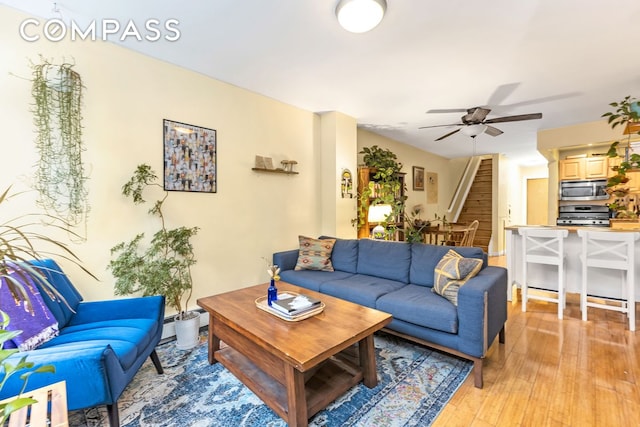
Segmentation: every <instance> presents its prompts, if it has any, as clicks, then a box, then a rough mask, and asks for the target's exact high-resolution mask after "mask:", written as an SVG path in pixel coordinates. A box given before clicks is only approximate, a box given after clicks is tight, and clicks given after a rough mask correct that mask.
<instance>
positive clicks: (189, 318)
mask: <svg viewBox="0 0 640 427" xmlns="http://www.w3.org/2000/svg"><path fill="white" fill-rule="evenodd" d="M174 320H175V326H176V347H177V348H178V349H180V350H189V349H191V348H193V347H195V346H196V345H198V341H199V332H200V315H199V314H198V313H197V312H195V311H190V312H188V313H186V315H185V318H184V319H183V320H179V319H178V316H176V317H175V318H174Z"/></svg>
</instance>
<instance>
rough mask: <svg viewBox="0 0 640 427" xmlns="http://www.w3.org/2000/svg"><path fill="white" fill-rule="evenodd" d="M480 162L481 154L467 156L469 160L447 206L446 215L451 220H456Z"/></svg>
mask: <svg viewBox="0 0 640 427" xmlns="http://www.w3.org/2000/svg"><path fill="white" fill-rule="evenodd" d="M481 162H482V156H473V157H470V158H469V161H467V165H466V166H465V168H464V172H463V173H462V176H461V177H460V181H458V185H457V186H456V191H454V192H453V196H452V197H451V202H450V203H449V207H448V208H447V216H448V217H449V218H451V219H450V221H451V222H458V217H459V216H460V212H462V208H463V207H464V203H465V202H466V200H467V196H468V195H469V190H470V189H471V185H472V184H473V180H474V179H475V178H476V173H478V169H479V168H480V163H481Z"/></svg>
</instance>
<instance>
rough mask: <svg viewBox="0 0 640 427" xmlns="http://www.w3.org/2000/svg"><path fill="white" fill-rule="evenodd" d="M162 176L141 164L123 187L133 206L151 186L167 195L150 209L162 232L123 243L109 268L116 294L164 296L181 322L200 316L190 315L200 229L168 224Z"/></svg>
mask: <svg viewBox="0 0 640 427" xmlns="http://www.w3.org/2000/svg"><path fill="white" fill-rule="evenodd" d="M157 179H158V176H157V175H156V174H155V172H154V171H153V170H152V169H151V166H149V165H146V164H141V165H138V167H137V168H136V170H135V171H134V174H133V176H132V177H131V178H130V179H129V181H127V182H126V183H125V184H124V186H123V187H122V194H123V195H124V196H126V197H129V198H131V200H132V201H133V203H135V204H142V203H145V200H144V198H143V192H144V190H145V189H147V188H149V187H159V188H160V189H162V191H163V192H164V195H163V197H162V198H160V199H159V200H156V202H155V203H154V204H153V206H152V207H151V208H150V209H149V211H148V212H149V214H150V215H152V216H155V217H157V218H158V219H159V221H160V229H159V230H158V231H156V233H155V234H154V235H153V236H152V237H151V239H149V240H148V241H145V239H144V237H145V235H144V233H139V234H137V235H136V236H135V237H134V238H133V239H132V240H131V241H129V242H121V243H119V244H117V245H116V246H114V247H113V248H111V255H112V256H115V258H114V259H112V260H111V261H110V262H109V269H111V272H112V273H113V275H114V277H115V278H116V284H115V293H116V294H117V295H127V294H132V293H138V292H141V293H142V294H143V295H144V296H148V295H164V296H165V298H166V300H167V304H168V305H169V306H171V307H172V308H174V309H175V310H176V311H177V313H178V314H177V317H176V318H177V319H178V320H184V319H186V318H190V317H192V316H194V315H195V316H198V314H197V313H195V312H188V311H187V309H188V305H189V298H190V297H191V293H192V291H193V279H192V277H191V267H192V266H193V265H194V264H195V263H196V258H195V254H194V252H193V245H192V244H191V238H192V237H193V236H195V235H196V234H197V233H198V229H199V228H198V227H178V228H173V229H170V228H168V227H167V224H166V222H165V216H164V211H163V210H162V209H163V207H164V202H165V201H166V200H167V197H168V196H169V192H168V191H166V190H164V188H163V187H162V185H160V184H159V183H158V182H157Z"/></svg>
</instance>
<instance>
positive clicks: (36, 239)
mask: <svg viewBox="0 0 640 427" xmlns="http://www.w3.org/2000/svg"><path fill="white" fill-rule="evenodd" d="M10 190H11V186H9V187H8V188H7V189H5V190H4V191H3V192H2V193H1V194H0V206H1V207H2V208H4V207H5V206H6V205H7V204H9V203H10V202H11V199H12V198H13V197H15V196H18V195H20V194H21V193H18V194H10ZM36 226H37V227H40V226H48V227H52V229H53V230H54V231H62V232H64V233H65V234H68V235H71V236H72V237H74V236H75V237H77V236H76V235H75V233H74V231H73V230H72V229H71V227H70V224H68V223H66V222H65V221H64V220H63V219H60V218H58V217H55V216H52V215H49V214H39V213H32V214H25V215H21V216H18V217H16V218H11V219H9V220H6V221H3V222H2V223H0V286H6V287H7V288H8V289H9V291H10V293H11V294H12V296H13V299H14V300H15V301H17V302H18V303H20V304H22V305H23V306H24V307H25V309H26V310H28V311H29V312H31V313H33V307H32V306H31V301H30V296H29V293H28V292H26V290H25V288H24V285H23V283H24V282H25V281H26V278H27V277H28V278H30V279H31V280H32V281H34V282H37V283H38V284H39V285H41V287H42V290H43V291H45V292H48V293H49V294H50V295H51V296H52V297H53V298H58V299H60V300H61V301H63V302H66V301H65V300H64V298H63V297H62V295H60V294H59V293H58V292H57V291H56V290H55V288H54V287H53V286H52V285H51V284H50V283H49V282H48V280H47V277H46V276H45V275H43V274H41V273H40V272H39V271H38V270H37V269H35V268H32V267H30V265H29V264H28V263H26V261H29V260H32V259H39V258H42V257H43V256H51V254H54V253H55V254H57V255H58V256H60V257H61V258H64V259H66V260H69V261H71V262H73V263H75V264H76V265H78V266H79V267H81V268H82V269H83V270H84V271H85V272H86V273H87V274H89V275H90V276H91V277H93V278H95V276H94V275H93V274H91V273H90V272H89V271H88V270H86V269H85V268H84V267H82V265H80V260H79V258H78V257H77V256H76V255H75V254H74V253H73V251H71V250H70V249H69V247H68V246H67V245H66V244H65V243H63V242H60V241H58V240H56V239H54V238H51V237H49V236H47V235H45V234H43V232H41V231H34V230H33V229H34V227H36ZM21 276H22V277H25V280H18V279H17V278H19V277H21ZM9 323H10V319H9V316H7V314H6V313H4V312H2V311H0V366H2V372H0V390H1V389H2V387H3V385H4V384H5V382H6V380H7V379H8V378H9V377H11V376H13V375H20V378H21V379H23V380H24V384H23V387H22V390H25V388H26V386H27V380H28V378H29V377H30V376H31V375H33V374H36V373H43V372H55V368H54V366H52V365H42V366H40V367H38V368H34V363H33V362H29V361H28V360H27V358H26V356H25V357H22V358H21V359H20V360H19V362H18V363H16V364H15V365H14V364H12V363H8V362H6V360H7V359H8V358H9V357H10V356H11V355H13V354H14V353H16V352H18V349H7V348H5V343H6V342H7V341H9V340H12V339H13V338H15V337H16V336H18V335H20V334H21V333H22V331H20V330H9V329H8V327H9ZM33 403H35V400H34V399H32V398H25V397H21V396H20V395H18V396H16V397H15V399H12V400H10V401H9V402H6V403H3V404H0V425H4V422H5V420H6V419H7V418H8V417H9V415H11V414H12V413H13V412H15V411H17V410H19V409H21V408H23V407H25V406H28V405H30V404H33Z"/></svg>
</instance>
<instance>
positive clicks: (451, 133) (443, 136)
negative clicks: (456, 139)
mask: <svg viewBox="0 0 640 427" xmlns="http://www.w3.org/2000/svg"><path fill="white" fill-rule="evenodd" d="M457 132H460V129H456V130H454V131H453V132H449V133H448V134H446V135H442V136H441V137H440V138H438V139H436V141H442V140H443V139H445V138H447V137H449V136H451V135H453V134H454V133H457Z"/></svg>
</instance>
